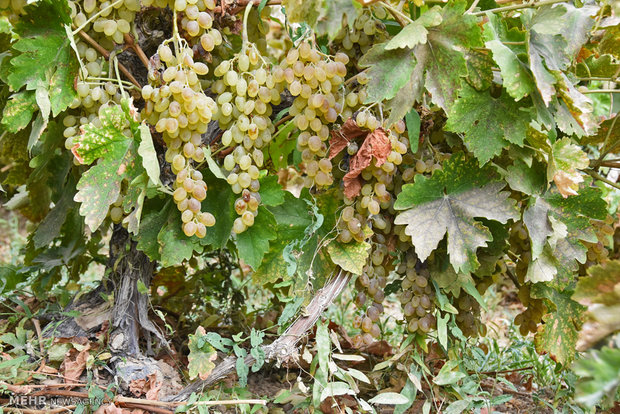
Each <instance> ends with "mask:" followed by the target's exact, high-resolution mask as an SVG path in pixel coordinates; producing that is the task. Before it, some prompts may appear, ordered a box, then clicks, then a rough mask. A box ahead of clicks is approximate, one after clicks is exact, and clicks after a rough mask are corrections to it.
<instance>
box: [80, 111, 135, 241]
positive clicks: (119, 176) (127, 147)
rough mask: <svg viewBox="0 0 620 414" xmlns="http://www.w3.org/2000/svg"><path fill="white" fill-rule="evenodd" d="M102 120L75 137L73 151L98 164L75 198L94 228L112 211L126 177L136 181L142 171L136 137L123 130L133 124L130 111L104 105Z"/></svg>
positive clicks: (82, 180)
mask: <svg viewBox="0 0 620 414" xmlns="http://www.w3.org/2000/svg"><path fill="white" fill-rule="evenodd" d="M99 120H100V121H101V127H97V126H95V125H94V124H92V123H91V124H88V125H85V126H84V127H83V133H82V134H81V135H79V136H78V137H77V138H76V139H75V146H74V147H73V148H72V150H71V151H72V152H73V154H74V155H75V157H76V158H77V159H78V161H79V162H80V163H82V164H92V163H93V162H94V161H95V160H97V159H99V158H100V161H99V162H98V163H97V165H94V166H93V167H91V168H90V169H89V170H88V171H86V172H85V173H84V174H83V175H82V177H81V178H80V181H79V182H78V185H77V189H78V193H77V194H76V195H75V198H74V200H75V201H77V202H79V203H82V205H81V206H80V214H81V215H83V216H84V219H85V222H86V224H88V226H89V227H90V229H91V231H95V230H96V229H97V228H98V227H99V226H100V225H101V223H102V222H103V220H104V219H105V217H106V215H107V214H108V208H109V206H110V205H111V204H112V203H114V202H115V201H116V199H117V198H118V195H119V193H120V185H121V182H122V181H123V180H124V179H127V180H129V181H132V180H133V178H135V177H137V176H138V175H140V174H141V173H142V171H143V170H142V168H141V164H140V163H139V161H138V160H137V159H136V157H137V154H136V148H135V147H136V145H135V141H134V139H133V137H131V138H128V137H127V136H125V135H124V134H123V130H124V129H125V128H126V127H127V126H128V125H129V120H128V118H127V114H126V113H125V112H124V111H123V109H122V108H121V107H120V106H119V105H114V106H110V107H107V108H103V109H102V110H101V111H100V115H99Z"/></svg>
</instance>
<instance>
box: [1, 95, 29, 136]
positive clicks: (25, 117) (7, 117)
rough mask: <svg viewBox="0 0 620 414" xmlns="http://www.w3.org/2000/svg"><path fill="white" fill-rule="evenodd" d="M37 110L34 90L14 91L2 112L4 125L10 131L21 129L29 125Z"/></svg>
mask: <svg viewBox="0 0 620 414" xmlns="http://www.w3.org/2000/svg"><path fill="white" fill-rule="evenodd" d="M36 110H37V102H36V98H35V93H34V91H21V92H18V93H14V94H13V95H11V97H10V98H9V100H8V102H7V103H6V106H5V107H4V111H3V112H2V125H3V126H4V128H6V130H7V131H8V132H17V131H20V130H22V129H24V128H26V127H27V126H28V124H29V123H30V120H31V119H32V115H33V114H34V113H35V111H36Z"/></svg>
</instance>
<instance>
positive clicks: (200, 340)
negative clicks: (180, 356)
mask: <svg viewBox="0 0 620 414" xmlns="http://www.w3.org/2000/svg"><path fill="white" fill-rule="evenodd" d="M205 335H206V331H205V329H204V328H203V327H202V326H199V327H198V328H197V329H196V332H195V333H194V334H193V335H191V334H190V335H189V342H188V344H187V346H188V348H189V355H188V356H187V360H188V361H189V364H188V365H187V368H188V369H189V379H190V380H193V379H194V378H196V377H199V378H200V379H201V380H205V379H207V377H208V376H209V374H211V371H213V368H215V364H214V363H213V361H215V360H216V359H217V351H216V350H215V348H213V347H212V346H211V344H209V342H208V341H206V340H205V339H204V337H205Z"/></svg>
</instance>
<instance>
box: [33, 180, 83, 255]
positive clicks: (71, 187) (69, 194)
mask: <svg viewBox="0 0 620 414" xmlns="http://www.w3.org/2000/svg"><path fill="white" fill-rule="evenodd" d="M74 195H75V181H74V179H73V178H70V179H69V181H68V182H67V184H66V186H65V187H64V189H63V192H62V195H61V197H60V199H58V201H56V203H55V204H54V208H53V209H52V210H51V211H50V212H49V213H48V214H47V216H45V218H44V219H43V221H42V222H41V223H40V224H39V226H38V227H37V230H36V231H35V232H34V235H33V236H32V241H33V242H34V247H35V249H39V248H41V247H44V246H47V245H49V244H50V243H51V242H52V240H54V239H55V238H56V237H58V236H59V235H60V229H61V227H62V225H63V224H64V223H65V220H66V219H67V214H68V213H69V211H70V210H71V209H72V208H73V207H74V205H75V202H74V201H73V197H74Z"/></svg>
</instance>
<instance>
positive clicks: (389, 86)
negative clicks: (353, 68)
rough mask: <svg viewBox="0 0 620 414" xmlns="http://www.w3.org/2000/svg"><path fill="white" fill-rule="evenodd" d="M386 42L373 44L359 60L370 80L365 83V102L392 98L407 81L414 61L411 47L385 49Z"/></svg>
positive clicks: (413, 66)
mask: <svg viewBox="0 0 620 414" xmlns="http://www.w3.org/2000/svg"><path fill="white" fill-rule="evenodd" d="M388 45H389V44H388V43H379V44H377V45H374V46H373V47H372V48H371V49H370V50H369V51H368V52H366V54H365V55H364V56H363V57H362V58H361V59H360V60H359V65H360V66H361V67H367V68H369V69H368V76H369V77H370V81H369V82H368V85H367V92H368V95H367V97H366V103H370V102H380V101H382V100H384V99H392V98H393V97H395V96H396V94H397V93H398V91H399V90H400V89H401V88H402V87H403V86H404V85H405V84H406V83H407V82H408V80H409V78H410V76H411V73H412V72H413V70H414V68H415V66H416V61H415V59H414V57H413V53H412V51H411V49H407V48H405V49H396V50H389V49H387V47H388Z"/></svg>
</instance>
